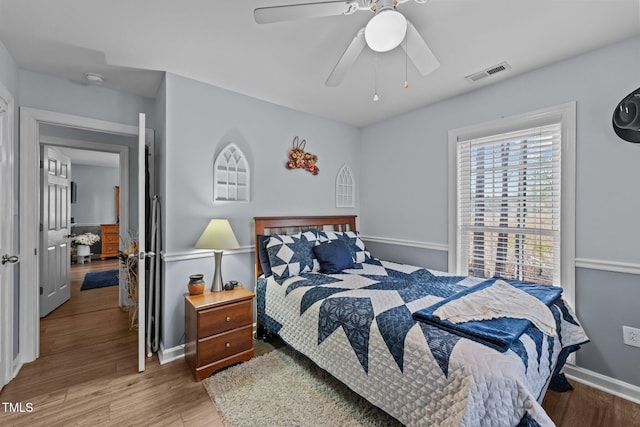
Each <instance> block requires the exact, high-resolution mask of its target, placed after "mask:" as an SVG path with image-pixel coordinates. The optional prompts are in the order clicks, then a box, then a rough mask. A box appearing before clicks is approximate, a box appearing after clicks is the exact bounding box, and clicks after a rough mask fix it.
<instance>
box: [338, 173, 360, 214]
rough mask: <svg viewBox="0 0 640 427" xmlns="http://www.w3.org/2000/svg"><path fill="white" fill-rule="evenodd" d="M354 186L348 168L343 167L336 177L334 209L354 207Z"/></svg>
mask: <svg viewBox="0 0 640 427" xmlns="http://www.w3.org/2000/svg"><path fill="white" fill-rule="evenodd" d="M354 193H355V184H354V183H353V176H352V175H351V171H350V170H349V166H347V165H344V166H342V167H341V168H340V170H339V171H338V175H336V207H337V208H352V207H354V206H355V201H354V199H355V197H354Z"/></svg>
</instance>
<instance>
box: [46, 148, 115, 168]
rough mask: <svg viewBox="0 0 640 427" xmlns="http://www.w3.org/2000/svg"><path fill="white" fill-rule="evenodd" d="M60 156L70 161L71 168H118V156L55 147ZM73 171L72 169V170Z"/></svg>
mask: <svg viewBox="0 0 640 427" xmlns="http://www.w3.org/2000/svg"><path fill="white" fill-rule="evenodd" d="M56 149H57V150H59V151H60V152H61V153H62V154H64V155H65V156H67V157H69V158H70V159H71V166H72V167H73V165H85V166H102V167H106V168H119V167H120V155H118V154H116V153H106V152H102V151H91V150H80V149H77V148H67V147H57V148H56ZM72 170H73V169H72Z"/></svg>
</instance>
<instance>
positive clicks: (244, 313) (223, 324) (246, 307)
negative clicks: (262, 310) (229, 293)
mask: <svg viewBox="0 0 640 427" xmlns="http://www.w3.org/2000/svg"><path fill="white" fill-rule="evenodd" d="M252 323H253V309H252V301H251V300H247V301H242V302H237V303H233V304H228V305H225V306H224V307H216V308H210V309H208V310H201V311H199V312H198V338H205V337H208V336H210V335H215V334H218V333H220V332H224V331H229V330H231V329H236V328H239V327H241V326H246V325H251V324H252Z"/></svg>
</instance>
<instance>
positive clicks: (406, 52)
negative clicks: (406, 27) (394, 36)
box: [404, 36, 409, 89]
mask: <svg viewBox="0 0 640 427" xmlns="http://www.w3.org/2000/svg"><path fill="white" fill-rule="evenodd" d="M408 62H409V37H407V36H405V37H404V88H405V89H408V88H409V78H408V77H407V74H408V71H407V68H408V66H407V63H408Z"/></svg>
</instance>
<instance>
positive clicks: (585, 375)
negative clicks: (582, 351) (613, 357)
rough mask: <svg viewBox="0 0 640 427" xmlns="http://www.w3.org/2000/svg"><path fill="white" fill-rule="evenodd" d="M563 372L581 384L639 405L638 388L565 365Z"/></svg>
mask: <svg viewBox="0 0 640 427" xmlns="http://www.w3.org/2000/svg"><path fill="white" fill-rule="evenodd" d="M563 371H564V373H565V374H566V375H567V377H569V378H571V379H573V380H576V381H578V382H580V383H582V384H586V385H588V386H591V387H593V388H597V389H598V390H602V391H606V392H607V393H609V394H613V395H615V396H618V397H621V398H623V399H626V400H629V401H631V402H634V403H638V404H640V387H637V386H635V385H633V384H629V383H625V382H624V381H620V380H616V379H615V378H611V377H607V376H606V375H602V374H599V373H597V372H593V371H590V370H588V369H584V368H580V367H578V366H569V365H565V367H564V368H563Z"/></svg>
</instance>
